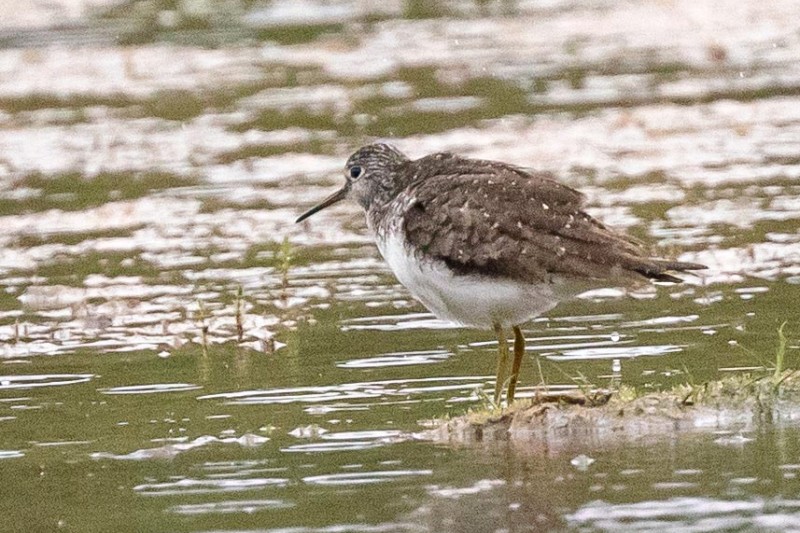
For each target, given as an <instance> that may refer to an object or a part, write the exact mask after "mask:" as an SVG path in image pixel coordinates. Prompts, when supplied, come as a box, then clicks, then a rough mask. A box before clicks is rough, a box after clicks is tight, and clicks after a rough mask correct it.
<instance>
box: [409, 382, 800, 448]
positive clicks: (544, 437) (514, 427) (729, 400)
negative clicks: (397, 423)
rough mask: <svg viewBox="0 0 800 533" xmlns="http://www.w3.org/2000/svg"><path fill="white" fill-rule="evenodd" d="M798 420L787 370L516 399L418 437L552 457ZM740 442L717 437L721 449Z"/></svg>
mask: <svg viewBox="0 0 800 533" xmlns="http://www.w3.org/2000/svg"><path fill="white" fill-rule="evenodd" d="M798 419H800V375H798V373H797V371H786V372H784V373H783V374H782V375H781V376H780V377H778V378H777V379H776V378H775V377H773V376H769V377H765V376H751V375H737V376H733V377H727V378H725V379H722V380H720V381H714V382H709V383H704V384H702V385H688V384H687V385H681V386H678V387H676V388H674V389H672V390H670V391H665V392H658V393H650V394H645V395H641V394H637V392H636V391H635V390H633V389H631V388H627V387H623V388H621V389H620V390H618V391H615V392H613V393H606V392H599V393H591V395H590V396H589V397H586V396H585V395H582V394H576V395H571V396H563V395H562V396H555V395H552V396H548V397H542V398H540V399H539V400H523V401H519V402H516V403H515V404H514V405H512V406H511V407H508V408H504V409H479V410H474V411H471V412H469V413H467V414H466V415H463V416H460V417H457V418H454V419H451V420H447V421H445V422H444V423H442V424H441V425H439V426H438V427H437V428H435V429H433V430H430V431H428V432H426V433H425V434H424V435H423V437H424V438H427V439H431V440H433V441H435V442H440V443H449V444H457V445H464V444H476V443H498V442H503V443H505V442H509V441H510V442H512V443H514V444H518V445H519V446H520V447H522V448H524V449H526V450H530V451H532V452H536V451H541V452H546V453H559V452H562V451H568V450H569V451H572V450H575V449H576V448H582V449H587V448H590V449H593V448H607V447H609V446H614V445H618V444H626V443H633V442H640V441H649V440H651V439H657V438H670V437H674V436H676V435H677V433H679V432H688V431H711V432H713V431H720V432H721V433H730V432H734V433H735V432H747V431H752V430H754V429H756V428H758V427H759V426H761V425H765V424H785V423H787V422H793V421H796V420H798ZM741 438H742V437H741V435H740V436H738V437H737V436H734V437H721V440H720V444H728V443H731V444H732V443H735V442H736V440H737V439H741ZM728 440H729V441H730V442H728Z"/></svg>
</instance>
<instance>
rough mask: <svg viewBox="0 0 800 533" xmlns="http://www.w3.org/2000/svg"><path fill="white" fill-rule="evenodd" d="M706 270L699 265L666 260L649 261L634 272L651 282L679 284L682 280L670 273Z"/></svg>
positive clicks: (704, 266) (703, 266)
mask: <svg viewBox="0 0 800 533" xmlns="http://www.w3.org/2000/svg"><path fill="white" fill-rule="evenodd" d="M706 268H708V267H707V266H706V265H701V264H700V263H686V262H683V261H670V260H667V259H651V260H650V261H648V262H647V263H646V264H643V265H641V266H640V268H637V269H636V272H638V273H639V274H641V275H642V276H644V277H646V278H648V279H651V280H653V281H665V282H669V283H681V282H683V280H682V279H681V278H678V277H676V276H673V275H672V274H669V272H670V271H672V272H689V271H692V270H704V269H706Z"/></svg>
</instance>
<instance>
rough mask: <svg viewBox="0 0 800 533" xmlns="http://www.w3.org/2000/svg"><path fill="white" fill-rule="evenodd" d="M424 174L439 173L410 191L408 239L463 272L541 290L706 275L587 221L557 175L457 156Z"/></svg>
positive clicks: (579, 198)
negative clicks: (564, 284) (576, 281)
mask: <svg viewBox="0 0 800 533" xmlns="http://www.w3.org/2000/svg"><path fill="white" fill-rule="evenodd" d="M431 157H434V156H431ZM417 163H421V161H420V162H417ZM462 163H463V164H462ZM420 167H421V168H428V169H431V170H430V172H428V175H421V176H420V179H418V180H416V181H415V182H414V183H413V184H412V185H410V186H409V188H408V189H407V190H406V191H405V192H404V194H407V195H408V196H409V197H410V198H413V201H412V202H410V204H409V207H408V209H407V211H406V213H405V219H404V225H403V229H404V231H405V235H406V238H407V239H408V242H409V243H410V244H411V245H412V246H414V247H416V248H417V249H418V250H419V253H422V254H425V255H427V256H429V257H435V258H438V259H440V260H442V261H444V262H445V263H446V264H447V265H448V266H449V267H450V268H452V269H453V270H454V271H455V272H457V273H461V274H468V273H477V274H483V275H496V276H503V277H509V278H512V279H516V280H520V281H525V282H533V283H536V282H545V281H547V280H549V279H550V278H551V277H552V276H553V275H565V276H570V277H578V278H582V279H586V278H589V279H606V278H616V277H620V276H625V275H635V274H639V275H641V276H644V277H647V278H651V279H656V280H660V281H680V280H679V279H678V278H675V277H673V276H670V275H669V274H666V273H665V271H667V270H691V269H694V268H703V266H702V265H694V264H691V263H680V262H673V261H666V260H661V259H651V258H648V257H646V256H645V255H644V251H643V249H642V247H641V245H640V244H639V243H638V242H637V241H635V240H633V239H631V238H629V237H627V236H625V235H622V234H620V233H617V232H615V231H613V230H611V229H609V228H607V227H605V226H604V225H603V224H601V223H600V222H598V221H597V220H595V219H594V218H592V217H591V216H589V215H588V214H586V213H585V212H584V211H583V208H582V206H583V203H584V197H583V195H582V194H581V193H579V192H578V191H576V190H574V189H571V188H569V187H567V186H565V185H562V184H560V183H558V182H556V181H555V180H553V179H552V178H551V177H550V175H549V174H546V173H529V172H525V171H523V170H521V169H519V168H516V167H513V166H510V165H505V164H502V163H495V162H488V161H475V160H467V159H461V158H456V157H455V156H452V157H450V158H449V160H448V161H447V164H446V165H441V166H439V165H436V164H435V162H432V164H430V165H427V166H426V165H420ZM437 167H439V168H440V169H442V170H443V171H444V169H445V168H446V169H447V170H446V171H445V172H447V173H446V174H437V173H436V168H437ZM459 167H461V168H459ZM462 172H464V173H462Z"/></svg>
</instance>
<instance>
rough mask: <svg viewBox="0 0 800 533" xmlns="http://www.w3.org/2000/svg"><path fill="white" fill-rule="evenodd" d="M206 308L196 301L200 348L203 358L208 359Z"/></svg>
mask: <svg viewBox="0 0 800 533" xmlns="http://www.w3.org/2000/svg"><path fill="white" fill-rule="evenodd" d="M207 317H208V315H207V314H206V307H205V306H204V305H203V302H202V301H200V300H198V301H197V320H198V322H200V346H201V347H202V349H203V357H208V324H207V323H206V318H207Z"/></svg>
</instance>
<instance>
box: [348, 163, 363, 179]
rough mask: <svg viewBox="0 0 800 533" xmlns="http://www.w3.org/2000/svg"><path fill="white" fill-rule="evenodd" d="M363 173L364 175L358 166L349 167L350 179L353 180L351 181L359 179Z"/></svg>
mask: <svg viewBox="0 0 800 533" xmlns="http://www.w3.org/2000/svg"><path fill="white" fill-rule="evenodd" d="M363 173H364V169H362V168H361V167H360V166H358V165H353V166H352V167H350V177H351V178H353V179H358V178H360V177H361V174H363Z"/></svg>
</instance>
